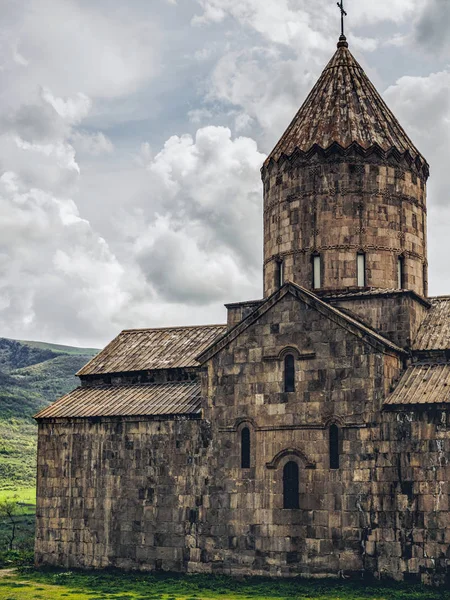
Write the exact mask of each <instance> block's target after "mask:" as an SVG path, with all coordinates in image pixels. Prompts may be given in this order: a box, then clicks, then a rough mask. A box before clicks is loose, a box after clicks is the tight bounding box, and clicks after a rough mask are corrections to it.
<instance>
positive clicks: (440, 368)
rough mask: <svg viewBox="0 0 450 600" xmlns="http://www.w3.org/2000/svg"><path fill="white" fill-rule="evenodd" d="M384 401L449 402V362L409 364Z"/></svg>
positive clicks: (392, 403)
mask: <svg viewBox="0 0 450 600" xmlns="http://www.w3.org/2000/svg"><path fill="white" fill-rule="evenodd" d="M384 403H385V404H387V405H395V404H401V405H405V404H410V405H417V404H448V403H450V364H449V363H435V364H415V365H411V366H410V367H408V368H407V369H406V371H405V373H404V374H403V376H402V378H401V379H400V381H399V383H398V385H397V387H396V388H395V390H394V392H393V393H392V394H391V395H390V396H388V397H387V398H386V400H385V402H384Z"/></svg>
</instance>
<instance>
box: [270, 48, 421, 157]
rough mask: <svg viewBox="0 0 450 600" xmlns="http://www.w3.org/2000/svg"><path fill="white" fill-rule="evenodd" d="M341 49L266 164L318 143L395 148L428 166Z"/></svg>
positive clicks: (357, 68) (306, 149) (374, 90)
mask: <svg viewBox="0 0 450 600" xmlns="http://www.w3.org/2000/svg"><path fill="white" fill-rule="evenodd" d="M340 46H341V47H338V50H337V52H336V53H335V54H334V56H333V58H332V59H331V60H330V62H329V63H328V65H327V66H326V68H325V70H324V71H323V73H322V75H321V76H320V78H319V80H318V81H317V83H316V85H315V86H314V88H313V89H312V91H311V92H310V94H309V96H308V97H307V99H306V100H305V102H304V104H303V105H302V107H301V108H300V110H299V111H298V113H297V114H296V115H295V117H294V119H293V121H292V123H291V124H290V125H289V127H288V128H287V130H286V131H285V133H284V134H283V136H282V137H281V139H280V141H279V142H278V143H277V145H276V146H275V148H274V149H273V151H272V152H271V154H270V155H269V157H268V159H267V161H266V163H267V162H269V161H270V160H271V159H273V160H275V161H278V160H279V159H280V157H281V156H282V155H283V154H284V155H287V156H290V155H292V154H293V152H294V150H295V149H296V148H298V149H299V150H302V151H303V152H308V151H309V150H310V149H311V148H312V147H313V146H314V145H315V144H317V145H318V146H320V147H321V148H322V149H323V150H326V149H328V148H329V147H330V146H331V145H332V144H333V143H338V144H339V145H340V146H342V147H343V148H348V147H349V146H350V145H351V144H352V143H357V144H359V145H360V146H361V147H362V148H364V149H366V150H367V149H369V148H371V147H372V146H375V145H376V146H378V147H379V148H381V149H382V150H384V151H386V152H387V151H389V150H391V149H394V148H395V149H397V150H398V152H400V153H401V154H404V153H405V152H408V153H409V154H410V156H411V158H412V159H413V160H416V158H419V160H420V161H421V163H424V164H426V161H425V159H424V158H423V157H422V156H421V154H420V152H419V151H418V150H417V148H416V147H415V146H414V144H413V143H412V141H411V140H410V139H409V137H408V136H407V134H406V133H405V131H404V130H403V128H402V127H401V125H400V124H399V122H398V121H397V119H396V117H395V116H394V115H393V114H392V112H391V111H390V110H389V108H388V107H387V105H386V103H385V102H384V100H383V99H382V97H381V96H380V94H379V93H378V92H377V90H376V89H375V87H374V86H373V84H372V83H371V82H370V80H369V78H368V77H367V75H366V74H365V73H364V70H363V69H362V67H361V66H360V65H359V63H358V62H357V61H356V60H355V58H354V57H353V55H352V54H351V52H350V51H349V49H348V47H346V46H347V44H344V45H340Z"/></svg>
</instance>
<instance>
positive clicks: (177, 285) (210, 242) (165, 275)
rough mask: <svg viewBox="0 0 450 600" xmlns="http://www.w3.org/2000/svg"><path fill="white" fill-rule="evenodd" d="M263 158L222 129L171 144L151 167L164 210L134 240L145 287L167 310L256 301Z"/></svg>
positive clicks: (252, 146) (246, 141)
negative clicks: (225, 301)
mask: <svg viewBox="0 0 450 600" xmlns="http://www.w3.org/2000/svg"><path fill="white" fill-rule="evenodd" d="M264 158H265V156H264V155H263V154H261V153H259V152H258V150H257V147H256V143H255V142H254V141H253V140H252V139H249V138H244V137H239V138H236V139H234V140H233V139H232V137H231V132H230V130H229V129H227V128H225V127H205V128H203V129H199V130H198V131H197V134H196V137H195V139H193V138H192V137H191V136H190V135H184V136H181V137H178V136H173V137H172V138H170V139H169V140H168V141H167V142H166V143H165V145H164V148H163V150H162V151H161V152H160V153H158V154H157V155H156V156H155V158H154V160H153V161H152V162H151V163H150V165H149V172H150V174H151V176H152V181H153V189H154V190H156V189H157V190H158V195H159V197H160V198H162V200H163V203H162V206H161V207H160V211H163V212H164V214H156V215H155V221H153V222H151V223H150V224H149V225H147V226H146V227H145V229H143V230H142V232H141V233H140V234H138V236H137V239H136V242H135V246H134V249H135V252H136V255H137V258H138V261H139V264H140V265H141V268H142V269H143V270H144V272H145V274H146V276H147V280H148V283H149V284H151V285H152V286H153V287H154V288H155V289H156V291H157V292H158V293H159V294H160V295H161V296H162V297H163V298H164V299H165V300H166V301H169V302H176V301H185V302H188V303H191V302H195V303H197V304H208V303H210V302H211V301H212V300H215V301H217V302H219V301H220V300H221V299H224V298H226V297H227V294H228V297H230V296H231V297H233V298H239V297H245V296H246V294H247V295H248V294H250V295H252V292H253V295H254V294H255V293H257V291H258V288H259V280H260V271H259V269H260V266H261V257H260V250H261V233H260V230H261V227H260V222H261V219H262V214H261V208H262V206H261V184H260V182H259V169H260V167H261V164H262V162H263V161H264Z"/></svg>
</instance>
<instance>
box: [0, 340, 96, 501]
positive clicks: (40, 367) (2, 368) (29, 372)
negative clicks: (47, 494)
mask: <svg viewBox="0 0 450 600" xmlns="http://www.w3.org/2000/svg"><path fill="white" fill-rule="evenodd" d="M97 352H98V350H96V349H94V348H76V347H72V346H61V345H58V344H47V343H45V342H28V341H18V340H10V339H7V338H0V490H1V489H2V488H12V487H16V486H26V485H33V484H34V480H35V460H36V424H35V421H34V420H33V418H32V417H33V415H34V414H36V413H37V412H38V411H39V410H40V409H41V408H43V407H44V406H46V405H48V404H50V403H51V402H54V401H55V400H56V399H57V398H59V397H60V396H62V395H63V394H65V393H67V392H68V391H70V390H71V389H73V388H74V387H76V386H77V385H78V383H79V380H78V378H77V377H75V373H76V372H77V371H78V370H79V369H80V368H81V367H82V366H83V365H84V364H86V362H87V361H88V360H90V359H91V358H92V357H93V356H94V355H95V354H97Z"/></svg>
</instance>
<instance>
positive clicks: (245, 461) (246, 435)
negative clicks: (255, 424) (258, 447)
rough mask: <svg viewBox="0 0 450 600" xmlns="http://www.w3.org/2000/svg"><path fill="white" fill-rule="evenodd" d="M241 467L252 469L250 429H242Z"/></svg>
mask: <svg viewBox="0 0 450 600" xmlns="http://www.w3.org/2000/svg"><path fill="white" fill-rule="evenodd" d="M241 469H250V429H249V428H248V427H244V428H243V430H242V431H241Z"/></svg>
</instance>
